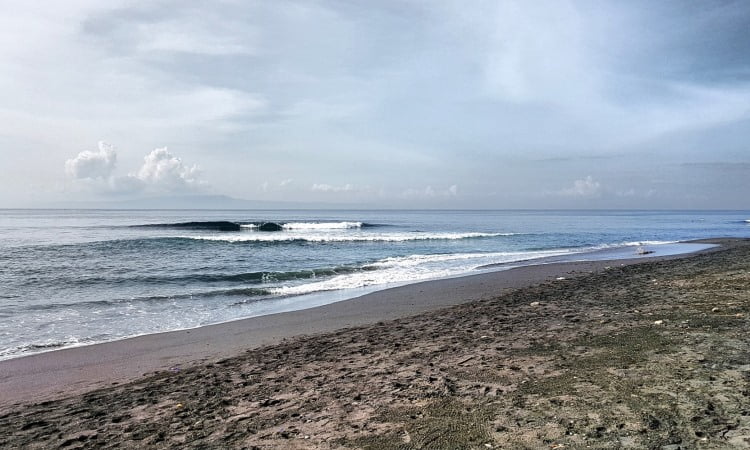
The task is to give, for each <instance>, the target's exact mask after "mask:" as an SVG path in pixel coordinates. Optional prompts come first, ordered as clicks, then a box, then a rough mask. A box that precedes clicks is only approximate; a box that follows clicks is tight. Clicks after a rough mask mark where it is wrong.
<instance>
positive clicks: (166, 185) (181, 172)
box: [130, 147, 200, 190]
mask: <svg viewBox="0 0 750 450" xmlns="http://www.w3.org/2000/svg"><path fill="white" fill-rule="evenodd" d="M198 174H199V169H198V166H196V165H192V166H188V165H186V164H185V163H183V162H182V159H180V158H178V157H176V156H174V155H173V154H172V153H170V152H169V150H167V148H166V147H163V148H157V149H154V150H153V151H151V153H149V154H148V155H146V156H145V157H144V158H143V165H142V166H141V168H140V169H139V170H138V172H137V173H135V174H131V175H130V176H131V177H134V178H137V179H138V180H140V181H142V182H143V183H145V185H146V186H149V187H153V188H156V189H157V190H174V189H176V188H183V187H193V186H197V185H198V184H200V181H199V180H198Z"/></svg>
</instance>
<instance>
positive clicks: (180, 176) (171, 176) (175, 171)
mask: <svg viewBox="0 0 750 450" xmlns="http://www.w3.org/2000/svg"><path fill="white" fill-rule="evenodd" d="M116 162H117V151H116V150H115V148H114V147H113V146H112V145H110V144H107V143H106V142H99V151H98V152H93V151H89V150H86V151H83V152H81V153H79V154H78V156H76V157H75V158H73V159H69V160H67V161H66V162H65V172H66V174H68V176H69V177H71V178H72V179H73V182H74V183H76V184H75V186H76V188H82V189H87V190H92V191H96V192H102V193H108V194H123V193H137V192H146V193H179V192H182V191H186V190H187V191H190V190H195V189H199V188H202V187H204V186H205V183H203V182H202V181H201V180H200V179H199V175H200V169H199V168H198V166H196V165H192V166H189V165H186V164H185V163H184V162H183V161H182V159H180V158H178V157H177V156H175V155H173V154H172V153H170V152H169V150H167V148H166V147H164V148H157V149H154V150H153V151H151V152H150V153H149V154H147V155H146V156H145V157H144V158H143V164H142V165H141V167H140V168H139V169H138V170H137V171H136V172H132V173H130V174H128V175H126V176H115V174H114V173H113V172H114V170H115V166H116Z"/></svg>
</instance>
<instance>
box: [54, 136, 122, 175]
mask: <svg viewBox="0 0 750 450" xmlns="http://www.w3.org/2000/svg"><path fill="white" fill-rule="evenodd" d="M116 165H117V152H116V151H115V148H114V147H113V146H112V145H110V144H107V143H106V142H104V141H102V142H99V151H95V152H94V151H91V150H84V151H82V152H81V153H79V154H78V156H76V157H75V158H73V159H69V160H67V161H65V173H66V174H68V176H70V177H72V178H73V179H75V180H81V179H107V178H109V177H110V175H111V174H112V171H114V170H115V166H116Z"/></svg>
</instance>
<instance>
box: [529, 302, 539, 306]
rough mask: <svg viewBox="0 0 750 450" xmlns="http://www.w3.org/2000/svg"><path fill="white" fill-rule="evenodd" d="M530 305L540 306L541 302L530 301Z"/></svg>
mask: <svg viewBox="0 0 750 450" xmlns="http://www.w3.org/2000/svg"><path fill="white" fill-rule="evenodd" d="M529 306H539V302H531V303H529Z"/></svg>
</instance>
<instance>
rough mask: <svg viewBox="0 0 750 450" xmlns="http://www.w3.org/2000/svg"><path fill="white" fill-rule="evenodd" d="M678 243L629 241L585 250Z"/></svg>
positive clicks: (674, 242) (672, 242)
mask: <svg viewBox="0 0 750 450" xmlns="http://www.w3.org/2000/svg"><path fill="white" fill-rule="evenodd" d="M678 242H679V241H627V242H619V243H614V244H601V245H595V246H592V247H589V248H587V249H584V250H606V249H610V248H621V247H640V246H644V245H664V244H676V243H678Z"/></svg>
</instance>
